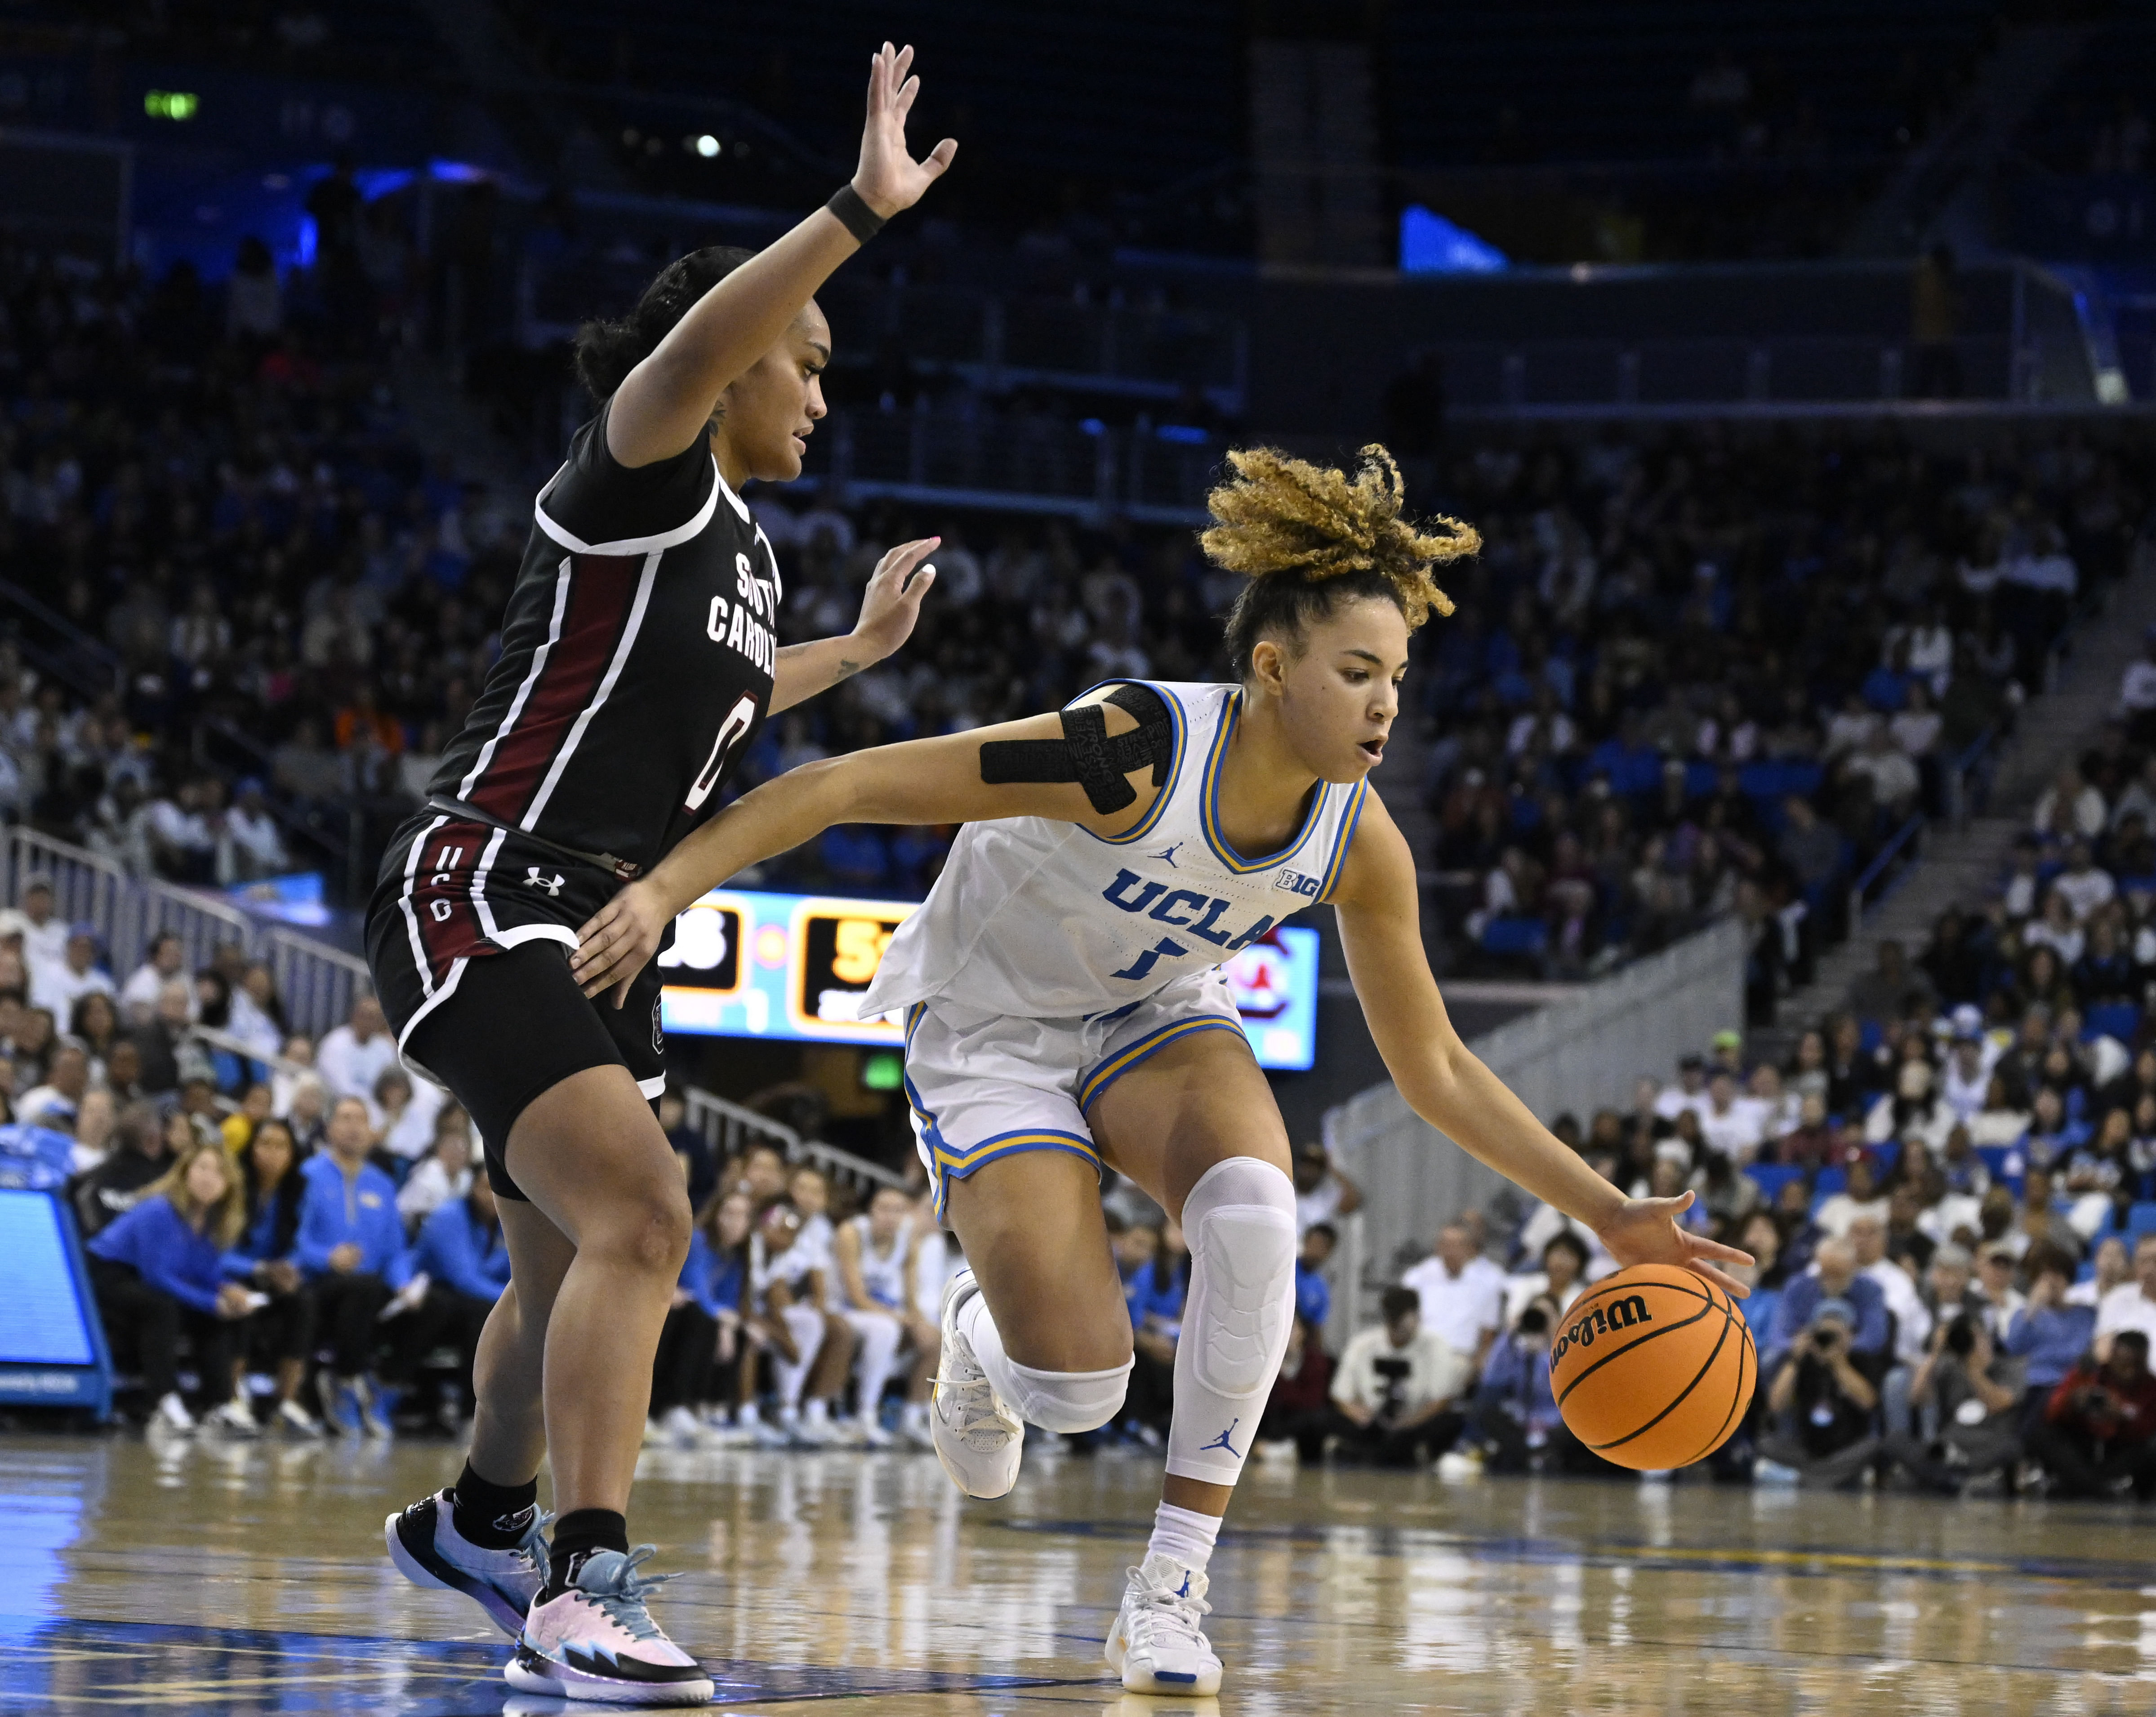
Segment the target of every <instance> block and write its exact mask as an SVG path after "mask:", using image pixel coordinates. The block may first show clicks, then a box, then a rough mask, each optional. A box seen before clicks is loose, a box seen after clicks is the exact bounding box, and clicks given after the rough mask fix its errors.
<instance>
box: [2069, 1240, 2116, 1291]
mask: <svg viewBox="0 0 2156 1717" xmlns="http://www.w3.org/2000/svg"><path fill="white" fill-rule="evenodd" d="M2132 1281H2133V1259H2131V1258H2128V1256H2127V1252H2126V1243H2125V1241H2123V1240H2122V1239H2121V1238H2119V1237H2118V1236H2117V1235H2116V1234H2108V1235H2106V1236H2105V1237H2104V1238H2103V1240H2102V1242H2101V1243H2099V1244H2098V1245H2097V1249H2096V1274H2094V1275H2092V1276H2091V1277H2090V1278H2089V1279H2088V1280H2087V1281H2086V1282H2076V1283H2075V1284H2074V1285H2073V1286H2072V1287H2071V1288H2069V1289H2066V1304H2068V1305H2102V1304H2103V1297H2104V1295H2106V1294H2108V1293H2110V1292H2111V1291H2112V1289H2115V1288H2117V1287H2120V1286H2122V1285H2123V1284H2128V1283H2131V1282H2132Z"/></svg>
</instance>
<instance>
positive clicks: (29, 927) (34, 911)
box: [18, 876, 68, 971]
mask: <svg viewBox="0 0 2156 1717" xmlns="http://www.w3.org/2000/svg"><path fill="white" fill-rule="evenodd" d="M18 904H19V905H20V906H21V908H22V912H23V918H24V919H25V920H27V922H26V923H25V924H24V925H23V963H24V964H25V965H27V966H28V967H29V968H30V969H31V970H32V971H36V970H37V968H38V964H39V962H40V961H44V962H47V963H49V964H51V965H54V966H57V965H59V963H60V961H63V960H64V959H65V958H66V957H67V944H68V925H67V922H66V920H64V919H60V918H56V917H54V906H53V885H52V884H50V883H49V882H48V881H47V880H46V879H44V877H42V876H33V877H32V878H31V879H30V880H29V881H28V883H26V884H23V898H22V900H21V901H20V902H19V903H18Z"/></svg>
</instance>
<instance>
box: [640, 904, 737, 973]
mask: <svg viewBox="0 0 2156 1717" xmlns="http://www.w3.org/2000/svg"><path fill="white" fill-rule="evenodd" d="M744 923H745V919H744V917H743V915H742V910H741V909H740V908H739V907H738V906H727V905H719V904H716V903H714V902H712V901H710V900H699V901H698V902H697V903H696V905H693V906H691V907H690V909H689V910H687V911H686V912H684V913H683V914H682V915H680V917H679V918H677V919H675V920H674V943H673V946H671V947H669V948H664V949H661V950H660V955H659V970H660V974H661V979H660V981H661V982H662V983H663V984H664V985H665V987H667V988H669V989H671V988H673V987H675V986H676V985H679V986H680V987H684V988H688V989H696V990H705V991H711V992H717V993H719V994H721V995H727V996H731V995H733V994H735V993H737V992H738V991H739V990H740V988H741V986H742V927H743V925H744Z"/></svg>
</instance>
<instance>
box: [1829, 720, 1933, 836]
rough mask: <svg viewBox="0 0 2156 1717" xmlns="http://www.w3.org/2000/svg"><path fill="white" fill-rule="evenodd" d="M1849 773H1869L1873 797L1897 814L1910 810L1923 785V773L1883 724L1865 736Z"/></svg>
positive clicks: (1851, 763)
mask: <svg viewBox="0 0 2156 1717" xmlns="http://www.w3.org/2000/svg"><path fill="white" fill-rule="evenodd" d="M1848 773H1850V774H1851V775H1868V776H1871V797H1873V799H1874V800H1876V802H1878V803H1879V804H1881V805H1882V806H1884V807H1886V810H1887V811H1888V812H1890V813H1891V814H1892V815H1893V816H1896V817H1900V816H1903V815H1905V814H1907V811H1908V808H1909V807H1910V806H1911V805H1912V803H1913V802H1915V800H1916V797H1917V790H1918V789H1919V788H1920V787H1922V786H1923V777H1922V776H1921V775H1919V774H1918V773H1917V766H1916V765H1915V764H1914V763H1912V762H1911V761H1909V758H1908V755H1907V753H1906V752H1905V751H1902V749H1901V747H1900V746H1897V745H1896V744H1895V743H1894V735H1892V734H1891V733H1889V732H1888V731H1887V730H1886V728H1884V727H1883V726H1882V727H1876V728H1874V729H1873V730H1871V733H1870V735H1867V736H1866V739H1865V741H1864V743H1863V745H1862V746H1860V747H1859V748H1858V750H1857V753H1856V756H1853V757H1851V759H1850V760H1849V765H1848Z"/></svg>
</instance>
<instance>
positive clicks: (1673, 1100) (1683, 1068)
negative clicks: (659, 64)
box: [1655, 1055, 1707, 1121]
mask: <svg viewBox="0 0 2156 1717" xmlns="http://www.w3.org/2000/svg"><path fill="white" fill-rule="evenodd" d="M1706 1107H1707V1058H1706V1057H1705V1056H1703V1055H1687V1056H1686V1057H1684V1058H1682V1059H1681V1060H1680V1061H1679V1062H1678V1063H1677V1082H1676V1084H1674V1085H1665V1086H1663V1087H1662V1091H1661V1095H1660V1096H1658V1097H1657V1098H1655V1115H1656V1117H1657V1118H1659V1119H1660V1120H1666V1121H1673V1120H1676V1118H1677V1116H1678V1115H1681V1113H1682V1112H1683V1111H1684V1110H1687V1109H1702V1110H1703V1109H1705V1108H1706Z"/></svg>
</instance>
